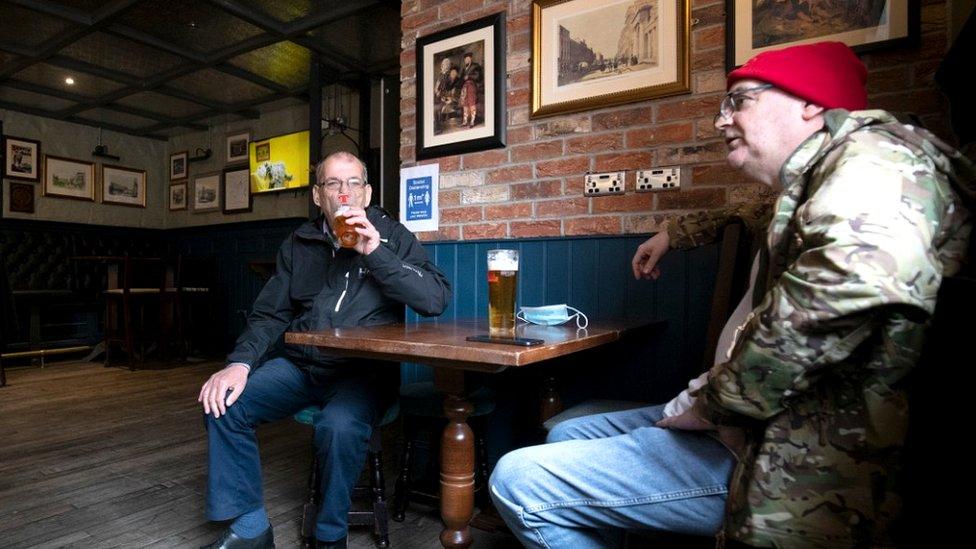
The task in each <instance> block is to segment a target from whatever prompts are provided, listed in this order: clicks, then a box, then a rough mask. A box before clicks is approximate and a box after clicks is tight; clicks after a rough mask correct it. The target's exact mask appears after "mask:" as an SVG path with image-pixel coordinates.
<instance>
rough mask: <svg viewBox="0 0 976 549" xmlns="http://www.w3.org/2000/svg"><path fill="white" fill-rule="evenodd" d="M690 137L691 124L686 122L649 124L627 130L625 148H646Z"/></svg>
mask: <svg viewBox="0 0 976 549" xmlns="http://www.w3.org/2000/svg"><path fill="white" fill-rule="evenodd" d="M691 137H692V131H691V124H690V123H688V122H683V123H679V124H667V125H660V126H651V127H649V128H641V129H639V130H631V131H629V132H627V148H629V149H647V148H650V147H653V146H655V145H663V144H665V143H676V142H681V141H690V140H691Z"/></svg>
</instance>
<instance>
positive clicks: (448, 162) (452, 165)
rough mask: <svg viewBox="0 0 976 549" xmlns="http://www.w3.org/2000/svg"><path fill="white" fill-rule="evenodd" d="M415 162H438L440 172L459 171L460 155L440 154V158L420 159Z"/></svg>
mask: <svg viewBox="0 0 976 549" xmlns="http://www.w3.org/2000/svg"><path fill="white" fill-rule="evenodd" d="M417 164H420V165H424V164H440V165H441V167H440V172H441V173H450V172H457V171H461V157H460V156H442V157H440V158H428V159H427V160H421V161H420V162H417Z"/></svg>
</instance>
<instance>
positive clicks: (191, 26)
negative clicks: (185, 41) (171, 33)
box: [186, 21, 197, 29]
mask: <svg viewBox="0 0 976 549" xmlns="http://www.w3.org/2000/svg"><path fill="white" fill-rule="evenodd" d="M186 26H188V27H190V28H191V29H195V28H197V22H196V21H190V22H189V23H187V24H186Z"/></svg>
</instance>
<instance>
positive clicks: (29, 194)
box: [8, 183, 34, 214]
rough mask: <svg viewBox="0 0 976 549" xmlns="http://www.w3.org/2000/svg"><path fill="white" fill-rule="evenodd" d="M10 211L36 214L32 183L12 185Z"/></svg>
mask: <svg viewBox="0 0 976 549" xmlns="http://www.w3.org/2000/svg"><path fill="white" fill-rule="evenodd" d="M8 202H9V203H10V211H11V212H18V213H28V214H32V213H34V185H31V184H30V183H10V200H9V201H8Z"/></svg>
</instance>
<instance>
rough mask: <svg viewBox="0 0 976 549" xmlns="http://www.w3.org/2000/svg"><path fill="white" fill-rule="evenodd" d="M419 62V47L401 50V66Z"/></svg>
mask: <svg viewBox="0 0 976 549" xmlns="http://www.w3.org/2000/svg"><path fill="white" fill-rule="evenodd" d="M416 63H417V49H416V48H410V49H409V50H403V51H401V52H400V66H401V67H402V66H404V65H413V64H416Z"/></svg>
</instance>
